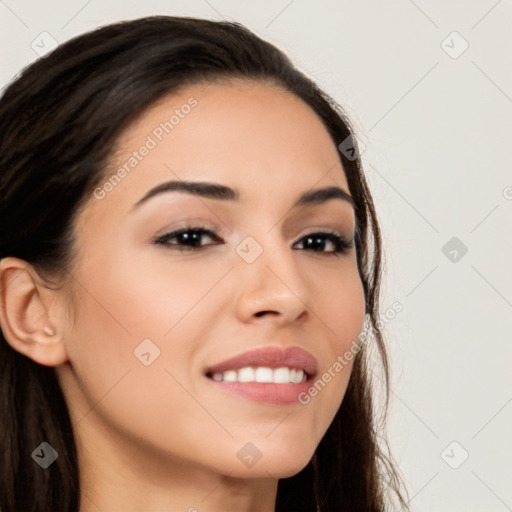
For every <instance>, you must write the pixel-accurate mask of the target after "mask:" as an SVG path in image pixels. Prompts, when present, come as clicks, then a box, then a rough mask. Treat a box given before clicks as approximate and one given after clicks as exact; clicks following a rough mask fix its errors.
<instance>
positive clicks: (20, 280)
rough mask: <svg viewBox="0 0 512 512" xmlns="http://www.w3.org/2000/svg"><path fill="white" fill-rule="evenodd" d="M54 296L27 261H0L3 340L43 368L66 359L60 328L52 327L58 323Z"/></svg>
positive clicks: (4, 259)
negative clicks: (53, 306)
mask: <svg viewBox="0 0 512 512" xmlns="http://www.w3.org/2000/svg"><path fill="white" fill-rule="evenodd" d="M56 293H57V292H56V291H55V290H52V289H50V288H48V286H45V285H44V282H43V280H42V279H41V277H40V276H39V275H38V273H37V272H36V271H35V269H34V267H33V266H32V265H30V264H29V263H27V262H26V261H24V260H21V259H19V258H14V257H11V256H9V257H6V258H3V259H2V260H0V325H1V327H2V331H3V334H4V336H5V339H6V340H7V343H9V345H10V346H11V347H12V348H13V349H14V350H16V351H17V352H19V353H21V354H23V355H25V356H27V357H28V358H30V359H32V360H33V361H35V362H36V363H39V364H42V365H44V366H58V365H61V364H63V363H65V362H66V361H67V360H68V354H67V351H66V347H65V344H64V343H63V340H62V334H61V333H62V329H60V330H59V329H58V325H54V324H56V323H58V320H59V319H58V318H57V317H56V314H57V311H53V310H52V304H54V302H55V294H56ZM52 313H53V316H52ZM54 317H55V320H54V321H53V322H52V318H54Z"/></svg>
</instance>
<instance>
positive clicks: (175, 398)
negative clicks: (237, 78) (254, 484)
mask: <svg viewBox="0 0 512 512" xmlns="http://www.w3.org/2000/svg"><path fill="white" fill-rule="evenodd" d="M144 148H145V149H144ZM123 170H124V172H123ZM170 182H173V183H170ZM186 183H189V185H186ZM194 183H195V184H202V183H209V184H215V187H217V188H214V187H210V188H208V187H204V186H203V187H202V188H200V187H196V188H195V189H194V188H192V185H193V184H194ZM190 184H192V185H190ZM325 188H329V189H330V192H328V193H324V194H316V195H314V196H312V195H311V192H314V191H317V190H320V189H325ZM305 194H309V199H308V197H306V198H305V199H304V198H303V199H302V201H300V199H301V198H302V197H303V196H304V195H305ZM348 194H349V190H348V185H347V180H346V178H345V175H344V171H343V167H342V165H341V163H340V160H339V156H338V154H337V149H336V146H335V144H334V143H333V142H332V140H331V139H330V137H329V135H328V133H327V131H326V129H325V128H324V126H323V124H322V122H321V121H320V120H319V118H318V117H317V116H316V114H315V113H314V112H313V111H312V110H311V109H310V108H309V107H308V106H307V105H306V104H304V103H303V102H302V101H301V100H300V99H298V98H296V97H295V96H293V95H291V94H290V93H288V92H285V91H283V90H281V89H279V88H276V87H271V86H269V85H262V84H249V83H236V84H231V85H209V86H208V87H206V88H205V87H204V86H199V85H197V86H190V87H188V88H187V89H184V90H182V92H180V93H179V94H175V95H173V96H171V97H167V98H165V99H163V100H161V101H160V102H159V103H158V104H157V105H155V106H153V107H152V108H151V109H149V110H147V111H146V112H145V113H144V114H143V116H142V117H141V118H139V119H138V120H137V121H136V123H134V124H133V125H132V126H131V127H130V128H129V129H128V130H127V131H126V132H125V133H124V134H123V135H122V137H121V138H120V140H119V141H118V146H117V150H116V156H115V162H112V163H111V165H109V169H108V173H107V175H106V177H105V179H104V180H103V181H102V182H100V183H99V185H98V188H97V189H96V191H95V193H94V195H93V196H92V197H91V198H90V200H89V201H88V203H87V204H86V205H85V207H84V208H83V209H82V210H81V211H80V213H79V215H78V217H77V219H76V245H75V248H76V254H77V259H76V263H75V266H74V269H73V272H72V274H73V277H74V279H72V280H71V281H70V286H71V285H72V286H73V291H74V294H75V297H76V301H75V302H74V304H75V305H74V311H73V314H72V318H70V320H69V322H68V325H67V327H66V330H67V332H66V335H65V336H64V338H65V339H66V343H67V351H68V354H69V363H66V364H65V365H62V366H60V367H58V368H57V374H58V377H59V379H60V382H61V384H62V387H63V389H64V392H65V395H66V397H67V400H68V403H69V406H70V409H71V414H72V417H73V419H74V423H75V425H76V427H75V428H76V430H77V433H78V435H79V437H82V438H86V437H87V436H92V437H95V438H96V439H100V438H101V437H104V438H107V437H108V438H109V439H110V441H111V442H112V443H114V444H116V445H117V446H119V447H121V446H122V450H131V451H133V452H134V453H135V452H137V453H139V454H144V455H142V456H148V455H150V456H151V457H153V458H157V459H158V460H161V461H162V463H165V464H167V465H168V466H172V467H180V468H181V470H182V471H186V470H187V469H191V468H196V469H197V468H202V469H204V470H209V471H213V472H217V473H220V474H229V473H230V474H231V475H232V476H240V477H268V475H269V474H270V475H272V476H274V477H276V478H282V477H287V476H291V475H293V474H295V473H297V472H298V471H300V469H302V468H303V467H304V466H305V465H306V464H307V462H308V461H309V459H310V458H311V456H312V455H313V453H314V450H315V449H316V447H317V445H318V443H319V442H320V440H321V438H322V436H323V435H324V433H325V431H326V430H327V428H328V426H329V424H330V423H331V421H332V419H333V417H334V415H335V413H336V411H337V410H338V408H339V406H340V404H341V401H342V399H343V396H344V393H345V390H346V387H347V383H348V380H349V376H350V372H351V368H352V362H351V361H350V360H347V359H346V358H344V362H343V363H340V356H343V355H344V354H345V353H346V352H347V351H348V350H351V349H352V348H353V346H354V342H355V340H356V339H357V336H358V334H359V333H360V331H361V328H362V325H363V319H364V294H363V288H362V284H361V281H360V277H359V274H358V269H357V260H356V250H355V248H354V245H353V243H352V241H353V237H354V230H355V216H354V210H353V207H352V204H351V202H350V197H347V195H348ZM326 375H327V376H326ZM319 381H320V384H319ZM315 383H316V386H315ZM98 443H99V441H98ZM93 444H94V442H93ZM98 446H100V445H99V444H98Z"/></svg>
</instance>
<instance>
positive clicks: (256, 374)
mask: <svg viewBox="0 0 512 512" xmlns="http://www.w3.org/2000/svg"><path fill="white" fill-rule="evenodd" d="M212 378H213V380H217V381H221V380H224V381H226V382H267V383H271V382H273V383H274V384H290V383H292V384H299V383H301V382H304V381H305V380H306V378H307V376H306V375H305V374H304V371H303V370H298V369H296V368H287V367H286V366H284V367H282V368H275V369H272V368H267V367H265V366H260V367H257V368H251V367H249V366H247V367H245V368H240V369H239V370H238V371H236V370H227V371H225V372H224V373H214V374H213V376H212Z"/></svg>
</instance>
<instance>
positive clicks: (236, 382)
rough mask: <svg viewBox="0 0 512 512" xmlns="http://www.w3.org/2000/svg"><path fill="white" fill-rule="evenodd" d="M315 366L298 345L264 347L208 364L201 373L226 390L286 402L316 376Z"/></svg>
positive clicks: (316, 364)
mask: <svg viewBox="0 0 512 512" xmlns="http://www.w3.org/2000/svg"><path fill="white" fill-rule="evenodd" d="M317 368H318V363H317V360H316V359H315V358H314V357H313V356H312V355H311V354H310V353H309V352H307V351H305V350H303V349H301V348H299V347H287V348H284V349H283V348H279V347H265V348H260V349H255V350H251V351H249V352H244V353H243V354H240V355H237V356H235V357H232V358H230V359H228V360H226V361H223V362H221V363H219V364H216V365H214V366H211V367H208V368H207V369H206V370H205V372H204V375H205V376H206V377H207V378H208V380H209V382H211V383H212V384H214V385H216V386H218V387H219V388H220V389H222V390H223V391H226V392H228V393H231V394H235V395H238V396H239V397H242V398H245V399H250V400H254V401H257V402H263V403H271V404H278V405H285V404H291V403H294V402H297V401H298V395H299V394H300V393H301V392H303V391H305V390H307V388H308V387H309V385H310V381H312V380H313V379H314V378H315V376H316V374H317Z"/></svg>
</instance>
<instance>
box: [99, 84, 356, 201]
mask: <svg viewBox="0 0 512 512" xmlns="http://www.w3.org/2000/svg"><path fill="white" fill-rule="evenodd" d="M116 174H120V175H122V179H121V180H115V181H118V183H116V184H114V185H113V187H108V188H109V189H110V188H113V189H114V190H112V191H110V190H109V193H108V195H107V198H108V203H109V204H110V205H111V206H116V205H118V206H120V207H122V208H124V209H126V208H127V207H128V205H129V204H130V205H132V204H133V203H135V202H136V201H137V200H138V199H140V197H141V196H142V195H143V193H144V192H145V191H146V190H148V189H149V188H151V187H153V186H155V185H157V184H158V183H161V182H164V181H169V180H171V179H173V180H179V179H183V180H201V181H209V182H212V181H216V182H219V183H222V184H225V185H229V186H231V187H233V188H236V189H238V190H240V196H241V201H250V200H251V198H253V197H258V198H259V200H261V199H262V193H263V192H265V193H266V194H267V195H268V194H270V191H274V192H275V193H276V194H275V195H274V196H272V194H270V195H268V197H267V198H266V199H268V200H270V199H271V197H273V198H274V199H275V200H276V201H284V200H286V197H287V196H290V197H293V198H295V196H297V195H298V194H300V193H302V192H304V191H305V190H308V189H311V188H313V187H315V188H316V187H317V186H318V187H320V186H330V185H333V186H339V187H342V188H344V189H345V190H347V191H348V186H347V181H346V177H345V174H344V171H343V167H342V165H341V161H340V158H339V155H338V152H337V148H336V145H335V144H334V142H333V141H332V139H331V137H330V135H329V133H328V132H327V129H326V128H325V126H324V124H323V122H322V121H321V120H320V118H319V117H318V115H317V114H316V113H315V112H314V111H313V110H312V109H311V108H310V107H309V106H308V105H307V104H305V103H304V102H303V101H302V100H301V99H300V98H298V97H297V96H295V95H293V94H291V93H290V92H288V91H286V90H284V89H282V88H280V87H277V86H275V85H271V84H263V83H255V82H247V81H235V82H233V83H223V84H217V83H214V84H209V85H205V84H196V85H191V86H188V87H186V88H183V89H182V90H181V91H179V92H178V93H173V94H172V95H169V96H166V97H164V98H162V99H160V100H159V101H158V102H157V103H155V104H154V105H152V106H151V107H150V108H149V109H147V110H146V111H145V112H144V113H143V114H142V115H141V116H139V118H138V119H137V120H136V121H135V122H134V123H132V125H131V126H129V127H128V129H127V130H125V132H124V133H123V134H122V135H121V136H120V137H119V139H118V141H117V144H116V148H115V151H114V156H113V158H112V159H111V162H110V163H109V166H108V169H107V170H106V174H105V177H104V181H103V183H106V181H108V180H109V177H115V176H114V175H116ZM100 186H101V183H100ZM105 203H106V202H103V206H105ZM123 203H125V204H123Z"/></svg>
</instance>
